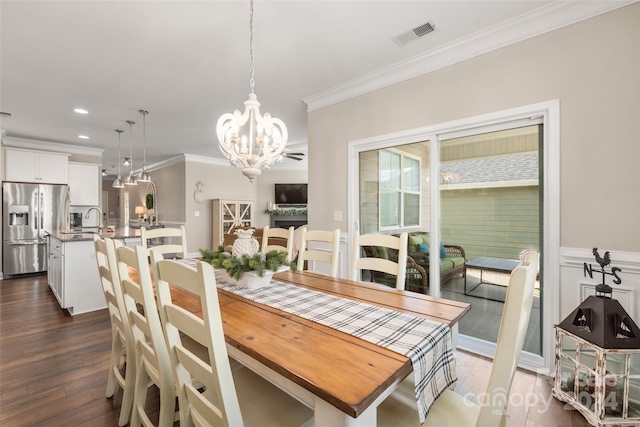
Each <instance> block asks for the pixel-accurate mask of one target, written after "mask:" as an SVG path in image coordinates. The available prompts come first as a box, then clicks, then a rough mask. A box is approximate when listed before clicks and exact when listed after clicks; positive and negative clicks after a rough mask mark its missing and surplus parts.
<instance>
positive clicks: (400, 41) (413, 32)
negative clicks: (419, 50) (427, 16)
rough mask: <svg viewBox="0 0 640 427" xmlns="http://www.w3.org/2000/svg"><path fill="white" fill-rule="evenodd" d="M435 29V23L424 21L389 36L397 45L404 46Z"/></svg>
mask: <svg viewBox="0 0 640 427" xmlns="http://www.w3.org/2000/svg"><path fill="white" fill-rule="evenodd" d="M435 30H436V27H435V25H433V23H432V22H425V23H424V24H420V25H418V26H417V27H414V28H411V29H410V30H406V31H403V32H401V33H400V34H396V35H395V36H393V37H391V40H393V41H394V42H395V43H396V44H397V45H398V46H400V47H402V46H406V45H407V44H409V43H411V42H412V41H415V40H418V39H419V38H421V37H424V36H426V35H427V34H429V33H432V32H434V31H435Z"/></svg>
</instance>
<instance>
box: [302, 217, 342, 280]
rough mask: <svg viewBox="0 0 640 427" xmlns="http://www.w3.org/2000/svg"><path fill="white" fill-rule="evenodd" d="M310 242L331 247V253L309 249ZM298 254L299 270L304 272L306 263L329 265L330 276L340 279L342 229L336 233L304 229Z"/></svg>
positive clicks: (336, 230)
mask: <svg viewBox="0 0 640 427" xmlns="http://www.w3.org/2000/svg"><path fill="white" fill-rule="evenodd" d="M310 242H323V243H328V244H330V245H331V251H330V252H329V251H325V250H320V249H309V243H310ZM298 246H299V252H298V270H300V271H302V270H304V264H305V261H306V262H307V265H309V261H317V262H323V263H325V264H329V275H330V276H331V277H338V261H339V254H340V229H339V228H337V229H335V230H334V231H325V230H307V227H302V229H301V230H300V242H299V245H298Z"/></svg>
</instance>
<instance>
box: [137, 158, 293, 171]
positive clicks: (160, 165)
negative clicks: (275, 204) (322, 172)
mask: <svg viewBox="0 0 640 427" xmlns="http://www.w3.org/2000/svg"><path fill="white" fill-rule="evenodd" d="M186 162H194V163H203V164H207V165H214V166H224V167H230V168H232V167H233V166H231V164H230V163H229V160H227V159H218V158H215V157H207V156H199V155H196V154H180V155H179V156H176V157H172V158H170V159H167V160H163V161H161V162H158V163H154V164H152V165H149V166H147V171H148V172H152V171H154V170H158V169H161V168H166V167H168V166H172V165H175V164H178V163H186ZM299 163H305V164H302V165H298V164H296V165H295V166H290V167H279V166H276V165H275V164H274V166H273V167H272V169H274V170H276V169H277V170H289V169H291V170H299V169H306V167H305V166H306V162H299ZM139 171H140V170H138V172H139Z"/></svg>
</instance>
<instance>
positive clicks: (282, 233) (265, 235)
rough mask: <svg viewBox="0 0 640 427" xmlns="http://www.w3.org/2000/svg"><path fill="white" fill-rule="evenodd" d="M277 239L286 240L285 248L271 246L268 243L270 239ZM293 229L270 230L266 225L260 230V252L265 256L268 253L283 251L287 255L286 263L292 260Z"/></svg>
mask: <svg viewBox="0 0 640 427" xmlns="http://www.w3.org/2000/svg"><path fill="white" fill-rule="evenodd" d="M272 237H278V238H280V239H286V241H287V244H286V246H282V245H277V244H273V243H272V242H270V241H269V240H270V238H272ZM293 240H294V239H293V227H289V228H288V229H285V228H271V227H269V226H268V225H267V226H265V227H264V229H263V230H262V248H261V249H260V251H261V252H262V253H263V254H266V253H267V252H269V251H273V250H276V251H285V252H286V253H287V261H289V262H291V260H292V259H293Z"/></svg>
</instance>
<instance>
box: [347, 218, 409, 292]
mask: <svg viewBox="0 0 640 427" xmlns="http://www.w3.org/2000/svg"><path fill="white" fill-rule="evenodd" d="M407 236H408V235H407V233H406V232H405V233H401V234H400V237H394V236H389V235H387V234H362V235H361V234H360V233H359V232H358V231H357V230H356V232H355V233H354V236H353V247H352V251H351V274H350V278H351V280H359V278H360V274H361V272H362V270H374V271H380V272H383V273H387V274H391V275H394V276H396V289H400V290H404V284H405V277H406V274H407V239H408V237H407ZM364 246H376V247H383V248H389V249H394V250H395V251H397V253H398V259H397V261H394V260H390V259H384V258H362V251H363V247H364Z"/></svg>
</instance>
